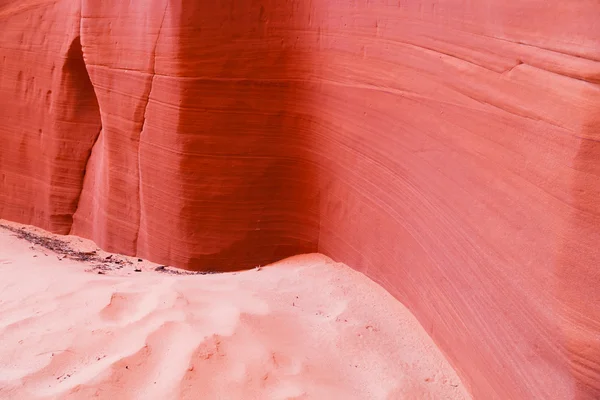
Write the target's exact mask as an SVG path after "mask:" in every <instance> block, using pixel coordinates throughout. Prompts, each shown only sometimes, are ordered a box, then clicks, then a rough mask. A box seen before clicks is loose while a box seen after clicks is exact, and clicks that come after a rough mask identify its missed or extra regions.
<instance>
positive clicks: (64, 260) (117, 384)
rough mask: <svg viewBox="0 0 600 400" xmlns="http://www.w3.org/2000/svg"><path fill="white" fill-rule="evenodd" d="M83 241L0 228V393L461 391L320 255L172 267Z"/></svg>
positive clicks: (370, 292) (334, 395) (424, 346)
mask: <svg viewBox="0 0 600 400" xmlns="http://www.w3.org/2000/svg"><path fill="white" fill-rule="evenodd" d="M10 226H12V227H15V226H16V225H15V224H10ZM27 230H28V231H31V232H37V233H41V231H39V230H36V229H34V228H27ZM50 236H51V235H48V237H50ZM66 239H67V241H68V242H69V243H70V246H71V248H77V249H83V251H90V254H92V253H91V251H93V250H95V245H94V244H93V243H92V242H89V241H84V240H82V239H79V238H75V237H67V238H66ZM93 254H94V257H93V259H92V260H91V261H90V260H88V261H75V260H72V259H71V258H69V257H64V255H61V254H57V253H54V252H52V251H49V250H47V249H44V248H43V247H42V246H40V244H32V243H31V242H29V241H27V240H25V239H22V238H18V237H16V235H15V233H14V232H11V231H8V230H6V229H0V273H1V279H0V293H1V298H0V398H2V399H55V398H60V399H89V398H103V399H115V400H116V399H464V398H469V396H468V394H467V392H466V391H465V388H464V387H463V385H462V384H461V383H460V381H459V379H458V378H457V375H456V373H455V372H454V371H453V370H452V368H451V367H450V366H449V364H448V362H447V361H446V360H445V358H444V357H443V355H442V354H441V353H440V351H439V350H438V349H437V348H436V346H435V344H434V343H433V342H432V341H431V339H430V338H429V337H428V336H427V335H426V333H425V332H424V330H423V329H422V327H421V326H420V325H419V324H418V322H417V321H416V319H415V318H414V317H413V316H412V315H411V314H410V313H409V312H408V311H407V310H406V309H405V308H404V307H403V306H402V305H401V304H400V303H398V302H397V301H396V300H394V299H393V298H392V297H391V296H390V295H389V294H387V293H386V292H385V291H384V290H383V289H381V288H380V287H379V286H377V285H376V284H374V283H373V282H371V281H370V280H368V279H367V278H366V277H364V276H363V275H361V274H359V273H357V272H354V271H352V270H351V269H349V268H348V267H346V266H345V265H343V264H338V263H335V262H333V261H332V260H330V259H328V258H326V257H324V256H322V255H318V254H312V255H304V256H297V257H293V258H290V259H287V260H284V261H281V262H279V263H277V264H275V265H272V266H268V267H263V268H260V269H255V270H251V271H245V272H239V273H228V274H219V275H190V274H181V275H176V274H172V273H168V272H169V269H168V268H167V269H165V270H163V271H155V269H156V268H157V265H154V264H152V263H149V262H147V261H138V259H132V258H128V257H123V256H118V255H109V254H108V253H103V252H101V251H99V250H98V251H97V252H96V253H93ZM98 260H100V261H101V262H99V261H98ZM135 269H137V270H138V271H139V272H135ZM159 270H160V268H159Z"/></svg>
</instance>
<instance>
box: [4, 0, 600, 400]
mask: <svg viewBox="0 0 600 400" xmlns="http://www.w3.org/2000/svg"><path fill="white" fill-rule="evenodd" d="M202 3H203V2H197V1H192V0H180V1H164V0H163V1H159V0H153V1H151V2H144V1H138V0H136V1H131V2H119V1H116V0H110V1H102V2H100V1H91V0H83V1H82V2H81V3H79V2H74V1H72V0H59V1H40V0H33V1H31V0H29V1H19V2H17V1H6V0H5V1H3V2H0V7H1V8H0V32H2V34H1V35H0V112H1V113H2V114H1V116H0V140H1V144H2V146H1V147H0V174H1V176H0V217H2V218H6V219H10V220H14V221H19V222H23V223H28V224H34V225H37V226H40V227H43V228H45V229H48V230H51V231H53V232H57V233H69V232H71V233H74V234H77V235H80V236H84V237H87V238H91V239H93V240H94V241H95V242H96V243H98V244H99V245H100V246H101V247H102V248H104V249H107V250H110V251H116V252H121V253H125V254H131V255H133V254H137V255H140V256H143V257H147V258H149V259H151V260H154V261H157V262H160V263H170V264H174V265H177V266H180V267H183V268H187V269H197V270H209V269H213V270H228V269H232V268H235V267H246V268H247V267H252V266H254V265H257V264H264V263H268V262H273V261H275V260H277V259H279V258H283V257H285V256H288V255H292V254H296V253H301V252H312V251H319V252H321V253H324V254H326V255H328V256H330V257H332V258H333V259H335V260H339V261H342V262H345V263H347V264H348V265H350V266H351V267H353V268H356V269H357V270H359V271H362V272H364V273H365V274H367V275H368V276H370V277H371V278H372V279H374V280H375V281H376V282H378V283H380V284H381V285H382V286H383V287H384V288H386V289H387V290H388V291H390V292H391V293H392V294H393V295H394V296H395V297H397V298H398V299H399V300H401V301H402V302H403V303H404V304H406V305H407V306H408V307H409V309H410V310H411V311H412V312H413V313H415V315H416V316H417V318H418V319H419V321H420V322H421V323H422V324H423V326H424V327H425V328H426V329H427V331H428V333H429V334H430V335H431V336H432V337H433V338H434V340H435V341H436V343H437V344H438V345H439V346H440V347H441V348H442V350H443V351H444V352H445V354H447V355H448V357H449V358H450V360H451V362H452V363H453V365H454V367H455V368H457V370H458V371H459V374H460V375H461V377H462V378H463V379H464V381H465V383H466V384H467V385H468V387H469V388H470V390H471V391H472V393H473V394H474V396H475V397H476V398H481V399H490V398H492V399H493V398H498V399H507V398H510V399H531V398H535V399H538V398H539V399H546V398H552V399H556V398H558V399H573V398H577V399H594V398H599V397H600V361H599V360H600V291H599V290H598V289H597V288H598V287H599V285H600V267H599V266H600V246H599V245H598V243H600V201H599V200H598V199H600V161H599V160H600V133H599V132H600V131H599V128H598V127H599V126H600V111H599V110H600V108H599V107H598V105H599V104H600V86H599V84H600V25H599V24H598V22H597V21H598V18H597V16H598V14H599V12H600V5H599V4H598V2H597V1H595V0H581V1H577V2H558V3H552V4H549V3H548V2H545V1H541V0H534V1H527V2H525V1H517V2H505V1H500V0H489V1H485V2H464V1H458V0H445V1H444V0H430V1H426V0H423V1H417V0H414V1H383V0H381V1H375V0H373V1H370V0H363V1H345V2H341V1H326V0H318V1H317V0H315V1H311V2H306V1H305V2H301V1H275V0H271V1H263V2H258V1H251V0H243V1H235V2H234V1H231V0H227V1H219V2H214V4H202Z"/></svg>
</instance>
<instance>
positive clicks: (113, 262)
mask: <svg viewBox="0 0 600 400" xmlns="http://www.w3.org/2000/svg"><path fill="white" fill-rule="evenodd" d="M0 227H2V228H4V229H6V230H9V231H11V232H13V233H14V234H15V236H17V237H18V238H19V239H24V240H27V241H28V242H29V243H32V244H35V245H38V246H40V247H43V248H45V249H48V250H50V251H53V252H55V253H57V254H59V255H60V256H58V259H59V260H64V259H65V258H68V259H71V260H75V261H86V262H90V263H98V264H97V265H95V266H94V270H98V271H99V272H104V271H110V270H114V269H121V268H123V266H125V265H130V264H132V263H131V261H127V260H120V259H117V258H114V259H113V256H112V255H109V256H108V257H101V256H100V255H98V253H97V252H96V250H92V251H78V250H74V249H73V248H72V247H71V245H70V244H69V243H68V242H66V241H64V240H60V239H56V238H50V237H45V236H42V235H38V234H36V233H35V232H28V231H27V230H25V229H23V228H14V227H12V226H8V225H4V224H0Z"/></svg>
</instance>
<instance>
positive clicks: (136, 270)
mask: <svg viewBox="0 0 600 400" xmlns="http://www.w3.org/2000/svg"><path fill="white" fill-rule="evenodd" d="M134 271H135V272H142V270H141V269H139V268H136V269H134Z"/></svg>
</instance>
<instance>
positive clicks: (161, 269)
mask: <svg viewBox="0 0 600 400" xmlns="http://www.w3.org/2000/svg"><path fill="white" fill-rule="evenodd" d="M165 268H166V267H165V266H164V265H161V266H160V267H156V268H154V270H155V271H164V270H165Z"/></svg>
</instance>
